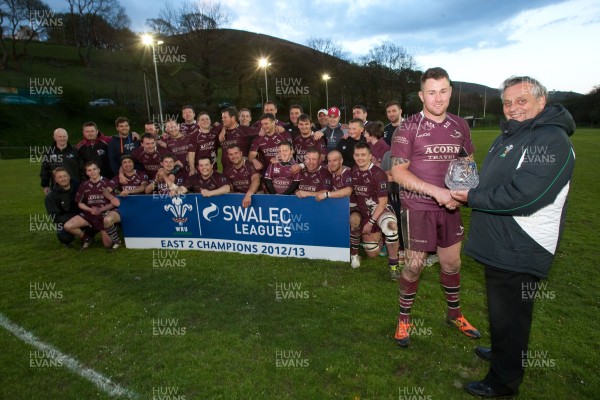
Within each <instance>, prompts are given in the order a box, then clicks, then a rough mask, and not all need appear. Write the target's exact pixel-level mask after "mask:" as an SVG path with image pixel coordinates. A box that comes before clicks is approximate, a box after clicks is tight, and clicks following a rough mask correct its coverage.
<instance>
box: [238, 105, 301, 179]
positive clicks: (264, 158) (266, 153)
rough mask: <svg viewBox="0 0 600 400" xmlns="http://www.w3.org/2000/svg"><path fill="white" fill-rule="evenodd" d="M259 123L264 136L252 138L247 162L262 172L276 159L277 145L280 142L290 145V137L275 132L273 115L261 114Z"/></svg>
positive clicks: (285, 133) (284, 133)
mask: <svg viewBox="0 0 600 400" xmlns="http://www.w3.org/2000/svg"><path fill="white" fill-rule="evenodd" d="M260 123H261V127H262V131H263V132H264V133H265V134H264V135H262V136H261V135H259V136H257V137H256V138H254V141H253V142H252V146H251V147H250V153H249V155H248V160H250V161H252V163H253V164H254V168H256V169H257V170H259V171H264V169H265V168H266V166H268V165H269V164H271V162H272V160H273V159H274V158H276V157H277V153H278V148H279V144H280V143H282V142H289V143H292V137H291V135H290V134H289V133H288V132H277V129H276V128H277V126H276V125H275V116H274V115H273V114H263V115H262V116H261V117H260Z"/></svg>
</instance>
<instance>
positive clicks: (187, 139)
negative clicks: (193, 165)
mask: <svg viewBox="0 0 600 400" xmlns="http://www.w3.org/2000/svg"><path fill="white" fill-rule="evenodd" d="M191 138H192V137H191V136H188V135H183V136H181V137H179V138H174V137H172V136H169V139H167V140H165V144H166V145H167V150H168V151H169V153H171V154H173V155H174V156H175V157H177V159H178V160H179V161H181V163H182V164H183V165H184V166H187V165H188V161H187V155H188V152H190V151H192V145H191Z"/></svg>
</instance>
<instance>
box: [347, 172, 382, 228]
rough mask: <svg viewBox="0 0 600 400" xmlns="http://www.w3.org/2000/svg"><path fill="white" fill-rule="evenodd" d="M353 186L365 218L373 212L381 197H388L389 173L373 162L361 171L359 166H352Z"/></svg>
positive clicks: (361, 212) (361, 213)
mask: <svg viewBox="0 0 600 400" xmlns="http://www.w3.org/2000/svg"><path fill="white" fill-rule="evenodd" d="M352 188H353V192H354V196H355V199H356V205H357V206H358V211H359V212H360V215H361V216H362V217H363V218H367V217H369V216H371V215H372V214H373V210H375V207H377V204H378V203H379V198H380V197H385V198H386V199H387V195H388V190H387V175H386V173H385V171H384V170H382V169H381V168H379V167H378V166H377V165H375V164H373V163H371V164H370V165H369V168H368V169H367V170H365V171H361V170H360V168H358V166H354V167H353V168H352Z"/></svg>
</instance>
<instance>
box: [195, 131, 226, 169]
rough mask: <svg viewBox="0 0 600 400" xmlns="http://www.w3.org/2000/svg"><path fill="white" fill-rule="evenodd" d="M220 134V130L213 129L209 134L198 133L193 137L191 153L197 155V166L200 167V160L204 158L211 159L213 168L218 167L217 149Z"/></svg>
mask: <svg viewBox="0 0 600 400" xmlns="http://www.w3.org/2000/svg"><path fill="white" fill-rule="evenodd" d="M220 132H221V130H220V129H219V130H217V129H216V128H211V130H210V131H208V132H207V133H205V132H200V131H198V133H196V134H195V135H192V136H191V138H190V144H191V146H190V151H194V152H195V153H196V159H195V160H194V163H195V166H196V165H198V160H199V159H200V158H202V157H208V158H210V162H211V163H212V165H213V168H215V167H216V166H217V149H218V147H219V133H220ZM195 166H194V167H195Z"/></svg>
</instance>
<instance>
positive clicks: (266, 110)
mask: <svg viewBox="0 0 600 400" xmlns="http://www.w3.org/2000/svg"><path fill="white" fill-rule="evenodd" d="M263 114H273V116H274V117H275V125H277V126H280V127H282V128H283V127H285V123H284V122H282V121H280V120H278V119H277V104H275V102H273V101H265V102H264V104H263ZM260 125H261V123H260V119H259V120H258V121H256V122H255V123H254V124H253V125H252V126H254V127H255V128H260ZM278 132H281V131H279V130H278Z"/></svg>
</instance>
